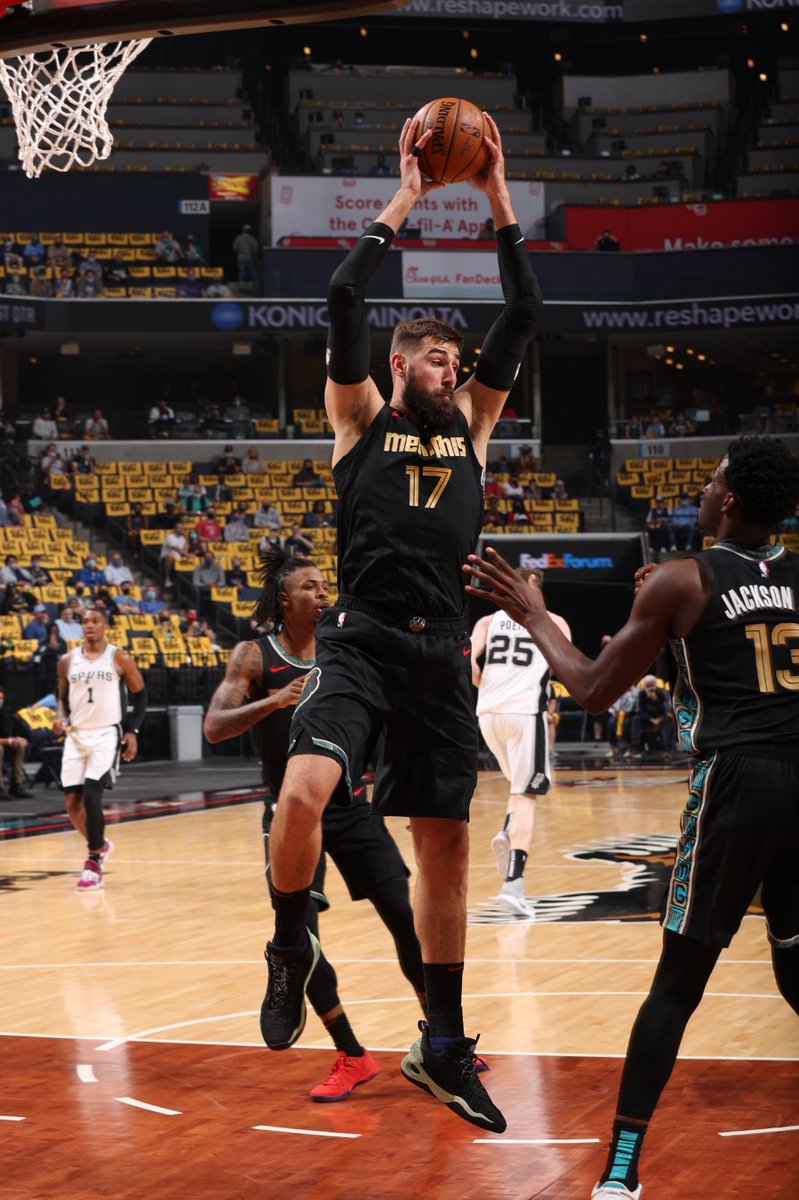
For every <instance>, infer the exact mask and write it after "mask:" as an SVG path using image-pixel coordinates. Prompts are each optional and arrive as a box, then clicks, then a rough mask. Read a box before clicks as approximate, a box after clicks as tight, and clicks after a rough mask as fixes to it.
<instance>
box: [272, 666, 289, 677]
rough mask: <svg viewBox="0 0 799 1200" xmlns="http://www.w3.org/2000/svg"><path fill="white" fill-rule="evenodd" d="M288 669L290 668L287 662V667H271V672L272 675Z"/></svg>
mask: <svg viewBox="0 0 799 1200" xmlns="http://www.w3.org/2000/svg"><path fill="white" fill-rule="evenodd" d="M288 669H289V668H288V663H287V664H286V666H285V667H270V668H269V672H270V674H271V675H277V673H278V671H288Z"/></svg>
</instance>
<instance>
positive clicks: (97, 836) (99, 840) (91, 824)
mask: <svg viewBox="0 0 799 1200" xmlns="http://www.w3.org/2000/svg"><path fill="white" fill-rule="evenodd" d="M104 790H105V789H104V787H103V784H102V782H101V781H100V780H99V779H84V781H83V806H84V808H85V810H86V840H87V841H88V843H89V849H90V850H100V849H101V848H102V845H103V842H104V841H105V817H104V815H103V792H104Z"/></svg>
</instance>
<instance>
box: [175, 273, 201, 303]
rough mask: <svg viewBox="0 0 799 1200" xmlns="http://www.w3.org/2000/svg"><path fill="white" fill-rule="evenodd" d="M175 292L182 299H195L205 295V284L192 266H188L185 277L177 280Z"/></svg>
mask: <svg viewBox="0 0 799 1200" xmlns="http://www.w3.org/2000/svg"><path fill="white" fill-rule="evenodd" d="M177 294H178V296H180V297H182V299H184V300H197V299H198V298H199V297H200V296H204V295H205V284H204V283H203V281H202V279H200V276H199V275H198V274H197V272H196V271H195V269H194V267H189V268H188V270H187V271H186V275H185V278H183V279H181V280H180V281H179V283H178V286H177Z"/></svg>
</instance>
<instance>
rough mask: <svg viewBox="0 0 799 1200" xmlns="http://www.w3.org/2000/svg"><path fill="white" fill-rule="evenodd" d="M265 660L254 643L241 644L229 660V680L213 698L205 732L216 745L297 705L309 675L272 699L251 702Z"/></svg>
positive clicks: (261, 675)
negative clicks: (272, 714)
mask: <svg viewBox="0 0 799 1200" xmlns="http://www.w3.org/2000/svg"><path fill="white" fill-rule="evenodd" d="M263 675H264V661H263V657H262V655H261V651H260V650H259V649H258V647H257V646H256V645H255V643H254V642H241V643H240V644H239V645H238V646H236V649H235V650H234V651H233V653H232V654H231V656H230V658H229V659H228V664H227V670H226V672H225V678H224V679H223V680H222V682H221V683H220V685H219V687H218V688H217V689H216V691H215V692H214V694H213V696H212V697H211V703H210V705H209V706H208V712H207V714H206V717H205V722H204V724H203V733H204V734H205V736H206V737H207V739H208V741H209V742H211V743H212V744H213V743H215V742H224V741H227V739H228V738H232V737H237V736H238V734H240V733H244V732H245V731H246V730H247V729H252V727H253V725H257V724H258V722H259V721H263V720H264V718H265V717H268V716H269V714H270V713H272V712H274V711H275V710H276V709H278V708H287V707H288V706H289V705H291V704H296V703H297V701H298V700H299V698H300V693H301V692H302V685H303V683H304V682H305V676H304V675H303V676H302V678H300V679H295V680H294V682H293V683H290V684H289V685H288V687H284V688H281V689H280V691H278V692H275V693H274V694H273V695H271V696H264V697H263V698H262V699H260V700H250V697H251V696H252V695H253V693H254V692H257V691H258V690H259V688H260V687H261V684H262V682H263Z"/></svg>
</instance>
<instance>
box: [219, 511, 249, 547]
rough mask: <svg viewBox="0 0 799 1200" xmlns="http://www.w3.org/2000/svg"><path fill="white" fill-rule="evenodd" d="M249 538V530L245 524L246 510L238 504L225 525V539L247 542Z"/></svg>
mask: <svg viewBox="0 0 799 1200" xmlns="http://www.w3.org/2000/svg"><path fill="white" fill-rule="evenodd" d="M249 540H250V530H249V526H248V525H247V512H246V510H245V509H244V508H242V506H241V505H239V507H238V508H237V509H236V510H235V512H234V513H233V514H232V516H231V517H230V520H229V521H228V522H227V524H226V525H225V541H226V542H248V541H249Z"/></svg>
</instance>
